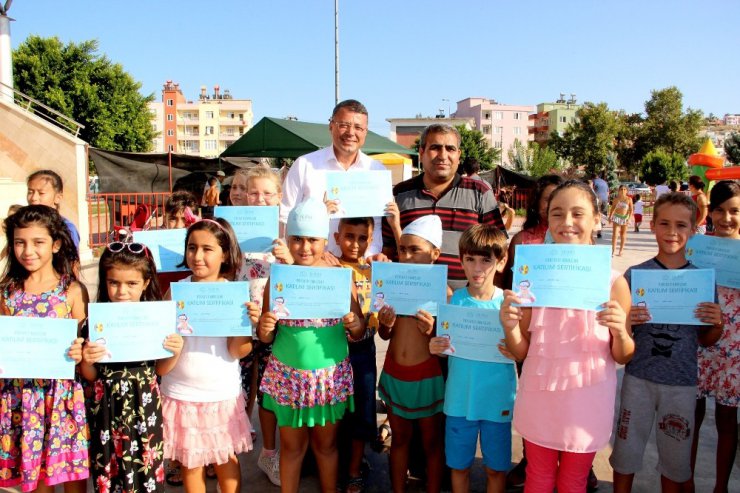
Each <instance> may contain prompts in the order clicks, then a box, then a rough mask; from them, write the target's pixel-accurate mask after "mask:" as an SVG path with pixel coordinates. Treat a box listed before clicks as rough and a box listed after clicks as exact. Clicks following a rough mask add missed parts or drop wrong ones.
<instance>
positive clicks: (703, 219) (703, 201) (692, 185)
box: [689, 175, 709, 235]
mask: <svg viewBox="0 0 740 493" xmlns="http://www.w3.org/2000/svg"><path fill="white" fill-rule="evenodd" d="M689 193H691V199H692V200H693V201H694V202H696V231H695V232H696V233H697V234H700V235H703V234H705V233H706V232H707V215H708V214H709V200H707V194H706V193H704V180H702V179H701V177H699V176H697V175H691V176H690V177H689Z"/></svg>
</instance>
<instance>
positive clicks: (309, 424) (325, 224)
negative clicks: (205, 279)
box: [250, 199, 365, 492]
mask: <svg viewBox="0 0 740 493" xmlns="http://www.w3.org/2000/svg"><path fill="white" fill-rule="evenodd" d="M286 233H287V237H288V248H289V249H290V253H291V255H292V256H293V258H294V259H295V263H296V265H301V266H307V267H329V265H328V264H327V263H326V262H325V260H324V258H323V254H324V249H325V248H326V244H327V238H328V237H329V215H328V214H327V211H326V206H325V205H324V204H323V203H321V202H319V201H317V200H313V199H308V200H306V201H305V202H302V203H301V204H299V205H298V206H296V207H295V208H294V209H293V210H291V211H290V214H289V216H288V222H287V225H286ZM350 289H351V293H352V294H351V297H352V298H351V305H350V306H351V312H350V313H348V314H346V315H345V316H344V317H342V318H341V319H340V318H322V319H316V320H303V319H292V320H285V319H281V320H278V317H277V315H276V314H275V313H274V309H273V310H272V311H271V310H270V299H269V285H268V286H266V287H265V293H264V303H263V307H262V315H261V316H260V317H259V336H260V340H261V341H262V342H263V343H266V344H269V343H272V344H273V353H272V355H271V356H270V360H269V362H268V364H267V369H266V370H265V374H264V377H263V379H262V384H261V385H260V390H261V391H262V392H263V393H264V396H263V399H264V407H265V408H266V409H269V410H271V411H272V412H274V413H275V415H276V416H277V422H278V426H279V428H280V447H281V454H280V482H281V485H282V491H286V492H297V491H298V488H299V484H300V471H301V464H302V462H303V457H304V455H305V452H306V448H307V447H308V446H309V445H310V446H311V449H312V450H313V452H314V455H315V457H316V462H317V465H318V469H319V481H320V483H321V490H322V491H335V489H336V483H337V469H338V456H337V448H336V436H337V426H338V424H339V420H341V418H342V416H343V415H344V413H345V411H346V410H352V409H354V401H353V399H352V393H353V387H352V368H351V366H350V361H349V350H348V347H347V339H348V338H350V339H352V340H358V339H359V338H361V337H362V335H363V333H364V331H365V324H364V320H363V317H362V310H361V308H360V305H359V304H358V302H357V295H356V293H355V289H354V284H352V283H350ZM258 315H259V314H258V313H257V311H256V310H255V309H254V307H251V309H250V317H251V318H252V319H253V320H257V316H258Z"/></svg>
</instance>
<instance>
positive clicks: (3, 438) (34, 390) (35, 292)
mask: <svg viewBox="0 0 740 493" xmlns="http://www.w3.org/2000/svg"><path fill="white" fill-rule="evenodd" d="M5 234H6V238H7V242H8V245H9V248H8V264H7V266H6V268H5V272H4V275H3V278H2V280H1V281H0V312H2V314H3V315H10V316H15V317H42V318H43V317H49V318H74V319H77V320H78V321H79V322H80V324H81V323H82V322H83V321H84V320H85V318H86V317H87V290H86V289H85V286H83V285H82V284H80V283H79V282H78V281H77V277H76V275H75V266H76V265H77V264H78V263H79V256H78V254H77V248H76V247H75V245H74V243H73V242H72V238H71V237H70V235H69V230H68V229H67V226H66V224H65V222H64V219H63V218H62V216H60V215H59V213H58V212H57V211H56V210H55V209H52V208H51V207H47V206H45V205H29V206H28V207H22V208H21V209H19V210H18V211H17V212H16V213H15V214H13V215H12V216H9V217H8V218H6V219H5ZM82 342H83V339H82V338H81V337H78V338H77V339H75V340H74V341H70V343H71V344H72V346H71V347H70V348H69V351H68V353H67V354H68V356H69V357H70V358H72V359H73V360H74V361H75V362H76V363H79V362H80V361H81V360H82ZM45 356H46V355H44V354H39V358H44V357H45ZM28 363H29V365H32V364H33V362H32V361H29V362H28ZM0 402H2V406H0V407H1V408H2V413H3V414H2V416H1V419H0V442H1V443H2V448H0V487H14V486H21V487H22V489H23V491H32V490H35V489H36V488H49V487H51V488H53V487H54V485H57V484H61V483H64V491H65V492H66V493H84V491H85V487H86V481H85V480H86V479H87V477H88V476H89V474H90V473H89V467H90V463H89V460H88V452H87V448H88V439H89V433H88V428H87V419H86V416H85V398H84V395H83V391H82V386H81V385H80V383H79V382H78V381H76V380H41V379H33V380H31V379H28V380H22V379H12V380H9V379H8V380H4V379H0Z"/></svg>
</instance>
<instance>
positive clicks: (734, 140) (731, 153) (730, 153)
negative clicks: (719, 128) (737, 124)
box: [725, 132, 740, 165]
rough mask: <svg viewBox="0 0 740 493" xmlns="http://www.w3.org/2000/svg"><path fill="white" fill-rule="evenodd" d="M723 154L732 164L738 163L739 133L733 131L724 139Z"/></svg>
mask: <svg viewBox="0 0 740 493" xmlns="http://www.w3.org/2000/svg"><path fill="white" fill-rule="evenodd" d="M725 154H726V155H727V160H728V161H730V162H731V163H732V164H735V165H740V133H737V132H733V133H731V134H730V136H729V137H727V140H725Z"/></svg>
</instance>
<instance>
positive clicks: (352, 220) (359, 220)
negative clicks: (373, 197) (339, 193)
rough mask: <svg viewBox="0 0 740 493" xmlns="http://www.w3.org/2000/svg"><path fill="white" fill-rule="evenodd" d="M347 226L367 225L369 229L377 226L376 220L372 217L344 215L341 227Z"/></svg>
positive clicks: (340, 223)
mask: <svg viewBox="0 0 740 493" xmlns="http://www.w3.org/2000/svg"><path fill="white" fill-rule="evenodd" d="M345 224H346V225H347V226H367V227H368V228H369V229H373V228H374V227H375V220H374V219H373V218H372V217H343V218H342V219H340V220H339V227H340V228H341V227H342V226H344V225H345Z"/></svg>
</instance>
